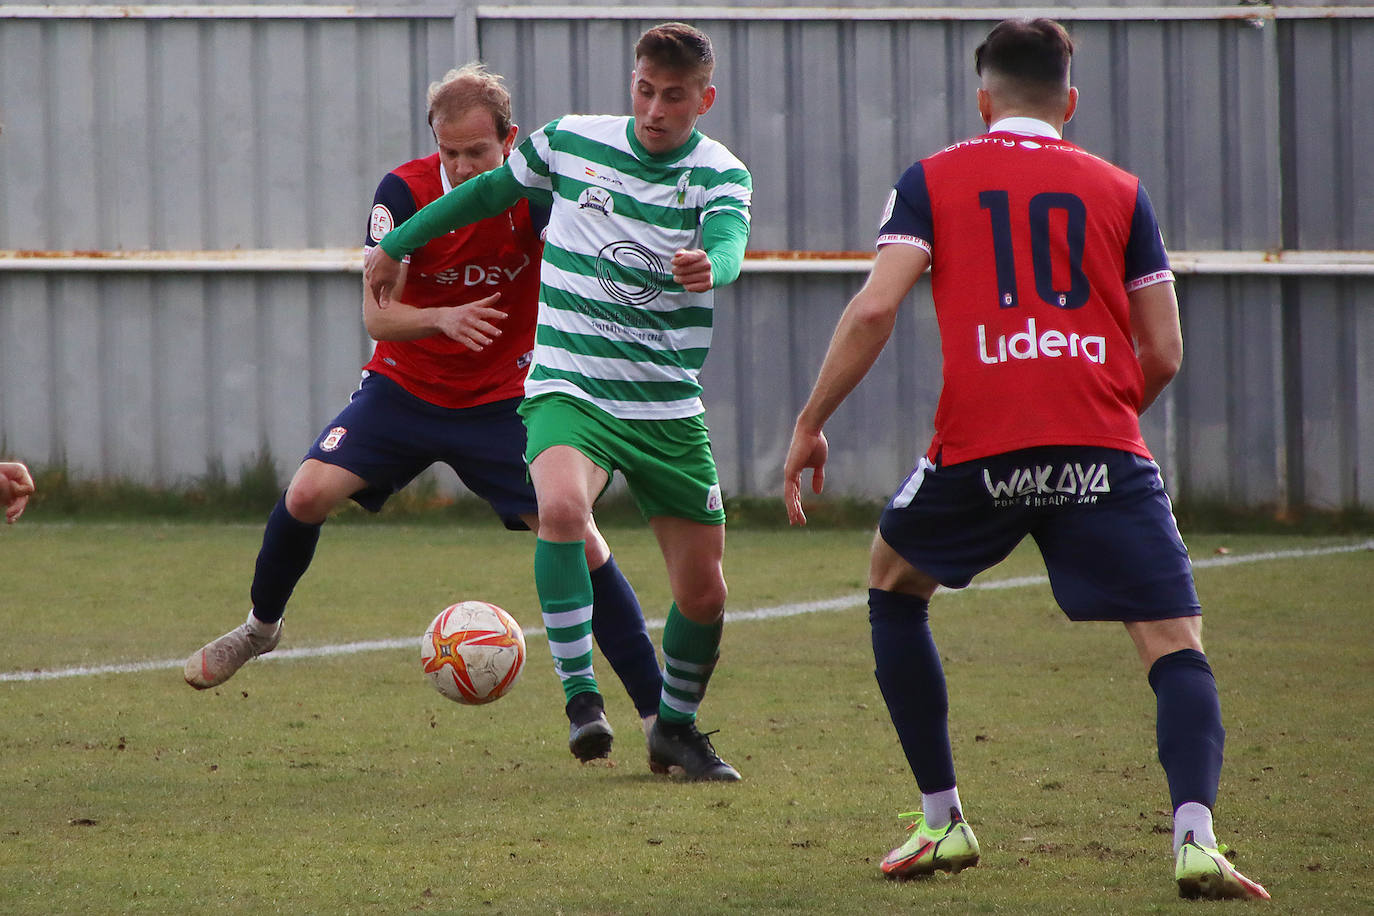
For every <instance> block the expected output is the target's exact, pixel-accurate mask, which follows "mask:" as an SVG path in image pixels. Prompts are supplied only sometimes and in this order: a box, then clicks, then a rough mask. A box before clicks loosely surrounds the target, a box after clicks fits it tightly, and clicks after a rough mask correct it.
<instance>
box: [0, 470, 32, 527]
mask: <svg viewBox="0 0 1374 916" xmlns="http://www.w3.org/2000/svg"><path fill="white" fill-rule="evenodd" d="M33 491H34V485H33V476H32V475H31V474H29V469H28V467H27V466H26V465H25V464H24V463H23V462H21V461H0V505H3V506H4V507H5V522H6V523H7V524H10V525H13V524H14V523H15V522H17V521H19V516H21V515H23V514H24V507H25V506H27V505H28V504H29V497H30V496H32V495H33Z"/></svg>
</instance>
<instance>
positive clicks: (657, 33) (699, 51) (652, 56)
mask: <svg viewBox="0 0 1374 916" xmlns="http://www.w3.org/2000/svg"><path fill="white" fill-rule="evenodd" d="M640 59H647V60H648V61H649V62H651V63H653V64H656V65H658V66H660V67H663V68H665V69H668V70H674V71H677V72H679V73H700V75H701V77H702V80H703V81H704V82H706V83H710V82H711V74H712V73H713V72H714V71H715V69H716V52H715V50H714V49H712V47H711V39H710V38H709V37H707V35H706V33H705V32H703V31H701V30H700V29H698V28H696V27H694V26H690V25H688V24H687V23H685V22H665V23H663V24H662V25H656V26H654V27H653V28H652V29H649V30H648V31H647V32H645V33H644V34H643V35H641V36H639V41H638V42H636V43H635V62H636V63H638V62H639V60H640Z"/></svg>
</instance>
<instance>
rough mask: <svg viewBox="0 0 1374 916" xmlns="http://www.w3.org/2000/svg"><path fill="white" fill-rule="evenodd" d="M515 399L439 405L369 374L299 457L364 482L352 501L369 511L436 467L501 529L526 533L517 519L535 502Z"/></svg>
mask: <svg viewBox="0 0 1374 916" xmlns="http://www.w3.org/2000/svg"><path fill="white" fill-rule="evenodd" d="M520 401H521V399H520V398H510V399H508V400H504V401H495V402H493V403H491V404H482V405H480V406H478V407H465V408H461V409H454V408H449V407H439V406H437V405H435V404H431V403H429V402H428V401H426V400H423V399H422V398H417V397H416V396H415V395H413V394H411V393H410V392H408V391H406V390H405V389H404V388H402V387H401V386H400V385H398V384H396V383H395V382H393V381H392V380H391V379H389V378H387V377H386V376H384V375H378V374H377V373H375V372H374V373H368V374H367V375H366V376H364V378H363V382H362V384H361V385H359V386H358V390H357V391H355V392H353V397H352V398H351V399H350V400H349V402H348V406H347V407H345V408H344V409H343V411H342V412H340V413H339V415H338V416H337V417H335V418H334V419H333V420H331V421H330V422H329V425H328V426H326V427H325V428H324V431H323V432H322V433H320V435H319V438H317V439H316V440H315V444H314V445H312V446H311V447H310V451H309V452H308V453H307V454H306V456H305V457H306V458H314V459H315V460H317V461H323V462H324V463H325V464H332V465H336V466H338V467H341V468H344V469H345V470H348V471H352V472H353V473H354V474H357V475H358V476H359V477H361V478H362V479H363V480H365V481H367V487H365V488H364V489H362V490H359V491H358V492H357V493H354V494H353V501H354V502H356V503H358V505H360V506H362V507H363V508H365V509H368V510H369V511H372V512H377V511H380V510H381V508H382V504H383V503H385V502H386V501H387V499H389V498H390V497H391V494H393V493H396V492H398V491H400V489H401V488H402V487H404V486H405V485H406V484H408V483H410V482H411V481H412V480H414V479H415V478H416V477H417V476H418V475H419V474H420V472H422V471H424V470H425V469H426V468H428V467H429V466H430V465H431V464H434V463H435V462H437V461H442V462H444V463H445V464H447V465H448V466H449V467H451V468H453V470H454V471H456V472H457V474H458V478H459V479H460V480H461V481H462V482H463V485H464V486H465V487H467V488H468V489H469V490H471V491H472V492H473V493H475V494H476V495H478V496H480V497H481V498H482V499H484V500H486V501H487V503H488V504H490V506H491V507H492V509H493V510H495V512H496V514H497V515H499V516H500V517H501V521H502V522H504V523H505V525H506V527H507V528H509V529H511V530H512V531H528V530H529V526H527V525H526V524H525V523H524V522H523V521H521V519H520V516H521V515H522V514H533V513H534V512H535V511H536V504H535V500H534V487H533V486H532V485H531V484H530V482H529V478H528V476H527V474H526V469H525V424H524V423H523V422H522V421H521V419H520V415H519V414H517V413H516V412H515V409H516V408H517V407H518V406H520Z"/></svg>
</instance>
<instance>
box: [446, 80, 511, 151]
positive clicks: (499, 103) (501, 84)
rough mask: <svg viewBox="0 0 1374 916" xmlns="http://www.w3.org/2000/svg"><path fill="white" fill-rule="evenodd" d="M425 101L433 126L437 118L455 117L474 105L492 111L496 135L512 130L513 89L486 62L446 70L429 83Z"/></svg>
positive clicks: (502, 135) (503, 135) (503, 134)
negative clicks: (435, 80)
mask: <svg viewBox="0 0 1374 916" xmlns="http://www.w3.org/2000/svg"><path fill="white" fill-rule="evenodd" d="M426 101H427V102H428V104H429V126H430V127H433V126H434V122H435V121H446V120H448V119H450V118H456V117H458V116H459V115H461V114H463V113H464V112H466V111H469V110H471V109H473V108H485V109H486V110H487V111H489V112H491V119H492V122H493V123H494V124H495V125H496V136H498V137H501V138H504V137H505V136H506V134H507V132H509V131H510V126H511V109H510V92H509V91H508V90H507V89H506V81H505V80H503V79H502V78H501V77H500V75H498V74H495V73H492V72H491V71H490V70H488V69H487V65H486V64H482V63H471V64H464V65H463V66H461V67H459V68H457V69H456V70H450V71H449V72H447V73H445V74H444V78H443V79H441V80H439V81H438V82H436V83H430V84H429V92H428V93H426Z"/></svg>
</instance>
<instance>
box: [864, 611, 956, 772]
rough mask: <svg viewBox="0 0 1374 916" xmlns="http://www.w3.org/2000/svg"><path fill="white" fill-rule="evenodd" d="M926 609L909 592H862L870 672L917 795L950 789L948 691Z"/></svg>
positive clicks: (951, 765) (951, 767) (950, 757)
mask: <svg viewBox="0 0 1374 916" xmlns="http://www.w3.org/2000/svg"><path fill="white" fill-rule="evenodd" d="M928 608H929V604H928V602H925V601H922V600H921V599H920V598H917V597H915V596H912V595H903V594H900V593H898V592H888V591H882V590H881V589H876V588H870V589H869V590H868V622H869V625H870V626H871V627H872V630H873V660H874V662H875V665H876V667H875V670H874V672H873V673H874V674H875V675H876V676H877V678H878V687H879V688H880V689H881V690H882V692H883V699H884V700H885V701H886V702H887V711H888V714H889V715H890V716H891V717H892V724H893V725H894V726H896V728H897V737H898V739H900V740H901V742H902V750H903V751H905V752H906V759H907V763H909V764H910V765H911V772H912V773H913V774H914V775H915V777H916V784H917V785H918V786H920V788H921V791H922V792H923V793H931V792H940V791H943V790H945V789H951V788H953V787H954V755H953V752H952V751H951V750H950V746H949V694H948V692H947V690H946V688H945V670H944V667H943V666H942V665H941V664H940V652H939V650H938V649H936V647H935V637H934V636H932V635H931V633H930V620H929V616H928V614H927V610H928Z"/></svg>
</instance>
